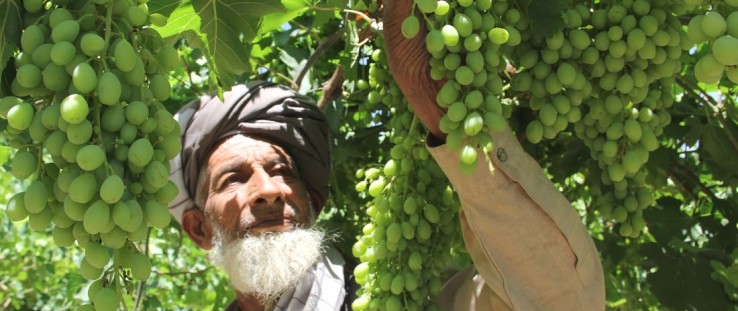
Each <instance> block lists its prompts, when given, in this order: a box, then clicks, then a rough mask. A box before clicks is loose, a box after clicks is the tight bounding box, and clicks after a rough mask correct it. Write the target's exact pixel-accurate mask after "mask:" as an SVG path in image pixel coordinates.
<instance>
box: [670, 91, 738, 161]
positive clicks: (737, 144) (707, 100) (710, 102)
mask: <svg viewBox="0 0 738 311" xmlns="http://www.w3.org/2000/svg"><path fill="white" fill-rule="evenodd" d="M676 82H677V84H679V86H680V87H681V88H682V89H683V90H684V91H686V92H687V93H689V94H690V95H692V96H693V97H694V98H697V99H699V100H701V101H702V102H703V103H704V104H706V106H707V107H710V109H711V110H712V111H713V112H714V115H715V118H717V120H718V123H720V125H722V128H723V131H724V132H725V134H726V135H727V136H728V140H730V143H731V144H733V148H734V149H735V150H736V152H738V139H736V137H735V136H734V135H733V133H732V132H731V131H730V130H729V129H728V124H727V122H726V121H725V118H724V117H723V112H722V109H721V107H722V105H721V104H719V103H718V102H717V101H715V99H714V98H712V96H710V95H708V94H707V93H706V92H705V90H703V89H702V88H700V87H699V86H696V85H687V83H686V82H685V81H684V80H683V79H681V78H677V79H676ZM695 88H696V89H698V90H699V91H700V94H697V92H695V91H694V89H695Z"/></svg>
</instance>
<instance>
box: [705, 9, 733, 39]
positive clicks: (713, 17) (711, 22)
mask: <svg viewBox="0 0 738 311" xmlns="http://www.w3.org/2000/svg"><path fill="white" fill-rule="evenodd" d="M727 28H728V25H727V23H726V22H725V19H723V16H722V15H720V13H718V12H715V11H711V12H707V14H705V15H704V18H703V19H702V31H703V33H704V34H705V35H707V36H708V37H710V38H717V37H719V36H721V35H723V34H724V33H725V30H727Z"/></svg>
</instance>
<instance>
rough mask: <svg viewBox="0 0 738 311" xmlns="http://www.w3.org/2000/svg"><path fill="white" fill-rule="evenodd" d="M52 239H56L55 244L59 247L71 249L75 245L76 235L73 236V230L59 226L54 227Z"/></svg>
mask: <svg viewBox="0 0 738 311" xmlns="http://www.w3.org/2000/svg"><path fill="white" fill-rule="evenodd" d="M51 237H52V238H53V239H54V243H56V245H57V246H59V247H69V246H72V245H74V241H75V240H76V239H75V238H74V235H73V234H72V228H71V227H69V228H60V227H59V226H56V227H54V230H52V232H51Z"/></svg>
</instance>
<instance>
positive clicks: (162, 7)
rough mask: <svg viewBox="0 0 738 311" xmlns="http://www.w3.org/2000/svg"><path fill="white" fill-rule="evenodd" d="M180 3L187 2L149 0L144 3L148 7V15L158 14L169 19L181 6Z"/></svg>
mask: <svg viewBox="0 0 738 311" xmlns="http://www.w3.org/2000/svg"><path fill="white" fill-rule="evenodd" d="M182 2H187V3H189V1H176V0H150V1H149V2H147V3H146V5H147V6H148V7H149V13H159V14H161V15H164V16H166V17H169V16H170V15H171V14H172V13H173V12H174V11H175V10H176V9H177V7H179V6H180V5H181V3H182Z"/></svg>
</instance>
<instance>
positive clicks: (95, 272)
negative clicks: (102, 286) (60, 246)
mask: <svg viewBox="0 0 738 311" xmlns="http://www.w3.org/2000/svg"><path fill="white" fill-rule="evenodd" d="M78 240H79V239H78ZM79 274H80V275H82V277H84V278H85V279H88V280H96V279H98V278H100V275H101V274H102V269H100V268H95V267H93V266H92V265H90V264H89V263H88V262H87V260H84V259H83V260H82V261H81V262H80V264H79Z"/></svg>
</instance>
